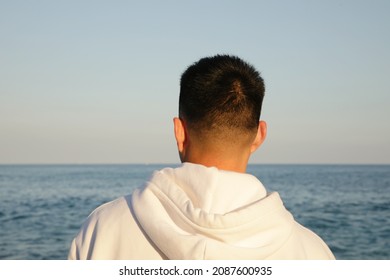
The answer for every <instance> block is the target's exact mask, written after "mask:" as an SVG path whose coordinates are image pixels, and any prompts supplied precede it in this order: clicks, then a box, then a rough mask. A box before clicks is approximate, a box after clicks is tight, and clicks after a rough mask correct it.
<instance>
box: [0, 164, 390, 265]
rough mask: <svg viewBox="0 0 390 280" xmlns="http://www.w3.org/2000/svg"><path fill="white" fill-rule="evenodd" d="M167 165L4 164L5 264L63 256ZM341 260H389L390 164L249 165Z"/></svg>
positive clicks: (1, 248)
mask: <svg viewBox="0 0 390 280" xmlns="http://www.w3.org/2000/svg"><path fill="white" fill-rule="evenodd" d="M163 167H165V165H164V166H163V165H0V259H66V257H67V254H68V250H69V246H70V243H71V241H72V239H73V238H74V236H75V235H76V234H77V232H78V230H79V228H80V226H81V224H82V222H83V221H84V220H85V218H86V217H87V216H88V215H89V213H90V212H91V211H93V210H94V209H95V208H96V207H97V206H99V205H101V204H102V203H105V202H108V201H110V200H112V199H115V198H117V197H119V196H122V195H126V194H129V193H131V192H132V191H133V190H134V189H135V188H138V187H142V186H143V185H144V182H145V180H147V179H148V178H149V177H150V176H151V174H152V172H153V171H154V170H158V169H161V168H163ZM247 171H248V173H251V174H253V175H254V176H256V177H258V178H259V179H260V180H261V181H262V182H263V184H264V185H265V186H266V188H267V190H268V191H269V192H272V191H277V192H279V193H280V195H281V197H282V199H283V201H284V203H285V206H286V207H287V208H288V209H289V210H290V211H291V212H292V214H293V215H294V217H295V219H296V220H297V221H298V222H300V223H301V224H303V225H304V226H306V227H308V228H310V229H311V230H313V231H314V232H316V233H317V234H318V235H320V236H321V237H322V238H323V239H324V241H325V242H326V243H327V244H328V245H329V247H330V248H331V250H332V251H333V253H334V254H335V256H336V258H337V259H390V165H249V166H248V169H247Z"/></svg>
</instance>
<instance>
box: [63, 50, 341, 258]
mask: <svg viewBox="0 0 390 280" xmlns="http://www.w3.org/2000/svg"><path fill="white" fill-rule="evenodd" d="M263 96H264V84H263V79H262V78H261V77H260V75H259V73H258V72H257V71H256V70H255V69H254V68H253V67H252V66H251V65H249V64H247V63H246V62H244V61H242V60H241V59H240V58H238V57H234V56H227V55H217V56H214V57H207V58H203V59H201V60H199V61H198V62H197V63H195V64H193V65H191V66H190V67H189V68H188V69H187V70H186V71H185V72H184V73H183V75H182V77H181V82H180V98H179V117H178V118H174V134H175V137H176V142H177V148H178V151H179V155H180V159H181V161H182V162H183V164H182V165H181V166H180V167H178V168H166V169H163V170H160V171H157V172H155V173H154V174H153V176H152V178H151V179H150V181H149V182H147V183H146V185H145V187H144V188H143V189H138V190H136V191H135V192H134V193H133V194H131V195H128V196H125V197H122V198H119V199H117V200H115V201H112V202H109V203H107V204H105V205H102V206H100V207H99V208H97V209H96V210H95V211H94V212H93V213H92V214H91V215H90V216H89V217H88V219H87V221H86V222H85V223H84V225H83V226H82V229H81V231H80V233H79V234H78V235H77V236H76V238H75V239H74V240H73V242H72V245H71V249H70V252H69V259H334V256H333V254H332V253H331V251H330V250H329V248H328V246H327V245H326V244H325V243H324V242H323V241H322V240H321V239H320V237H318V236H317V235H316V234H314V233H313V232H311V231H310V230H308V229H306V228H305V227H303V226H301V225H300V224H298V223H297V222H296V221H295V220H294V219H293V217H292V215H291V214H290V213H289V212H288V211H287V210H286V209H285V208H284V206H283V203H282V201H281V199H280V197H279V195H278V193H270V194H269V193H267V191H266V189H265V188H264V186H263V185H262V184H261V182H260V181H259V180H258V179H257V178H255V177H254V176H252V175H249V174H246V173H245V170H246V167H247V163H248V160H249V157H250V155H251V154H252V153H253V152H254V151H255V150H256V149H257V148H258V147H259V146H260V145H261V144H262V143H263V141H264V139H265V137H266V133H267V126H266V123H265V122H264V121H259V119H260V112H261V106H262V100H263Z"/></svg>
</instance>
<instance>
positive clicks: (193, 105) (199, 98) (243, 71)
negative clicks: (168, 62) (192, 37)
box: [179, 55, 265, 133]
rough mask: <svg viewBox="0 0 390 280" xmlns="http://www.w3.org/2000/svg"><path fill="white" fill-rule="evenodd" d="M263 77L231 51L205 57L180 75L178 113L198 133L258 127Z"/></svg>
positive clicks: (249, 129) (255, 129)
mask: <svg viewBox="0 0 390 280" xmlns="http://www.w3.org/2000/svg"><path fill="white" fill-rule="evenodd" d="M264 92H265V87H264V81H263V79H262V77H261V76H260V73H259V72H258V71H256V69H255V68H254V67H253V66H252V65H250V64H248V63H247V62H245V61H243V60H242V59H240V58H238V57H237V56H231V55H216V56H212V57H205V58H202V59H200V60H199V61H198V62H195V63H194V64H192V65H191V66H189V67H188V68H187V69H186V70H185V71H184V73H183V74H182V76H181V81H180V97H179V116H180V117H181V118H182V119H184V120H185V121H186V123H187V125H188V126H189V128H190V129H192V130H195V131H196V133H203V132H217V133H221V131H227V130H228V131H230V132H231V131H240V132H244V133H246V132H248V133H252V132H254V131H257V127H258V124H259V119H260V114H261V107H262V103H263V98H264Z"/></svg>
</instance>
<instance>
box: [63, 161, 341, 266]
mask: <svg viewBox="0 0 390 280" xmlns="http://www.w3.org/2000/svg"><path fill="white" fill-rule="evenodd" d="M68 258H69V259H155V260H158V259H334V256H333V254H332V252H331V251H330V250H329V248H328V246H327V245H326V244H325V243H324V242H323V241H322V239H321V238H320V237H318V236H317V235H316V234H315V233H313V232H312V231H310V230H308V229H307V228H305V227H303V226H301V225H300V224H298V223H297V222H296V221H295V220H294V218H293V217H292V215H291V214H290V212H288V211H287V210H286V209H285V207H284V206H283V202H282V201H281V199H280V196H279V194H278V193H276V192H274V193H271V194H267V192H266V190H265V188H264V186H263V185H262V184H261V182H260V181H259V180H258V179H257V178H256V177H254V176H252V175H249V174H242V173H236V172H230V171H222V170H218V169H217V168H214V167H211V168H208V167H204V166H202V165H196V164H191V163H184V164H183V165H182V166H181V167H179V168H175V169H172V168H166V169H163V170H161V171H157V172H155V173H154V174H153V176H152V178H151V180H150V181H149V182H148V183H147V184H146V186H145V188H143V189H138V190H136V191H135V192H134V193H133V194H132V195H129V196H125V197H121V198H119V199H117V200H114V201H112V202H109V203H106V204H104V205H102V206H100V207H99V208H97V209H96V210H95V211H94V212H92V214H91V215H90V216H89V217H88V219H87V221H86V222H85V223H84V225H83V226H82V228H81V231H80V232H79V234H78V235H77V236H76V238H75V239H74V240H73V242H72V245H71V249H70V252H69V256H68Z"/></svg>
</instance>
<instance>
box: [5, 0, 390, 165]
mask: <svg viewBox="0 0 390 280" xmlns="http://www.w3.org/2000/svg"><path fill="white" fill-rule="evenodd" d="M389 14H390V1H368V0H367V1H198V0H197V1H17V0H16V1H1V0H0V79H1V80H0V163H177V162H179V159H178V156H177V152H176V145H175V141H174V137H173V133H172V118H173V117H174V116H176V114H177V103H178V93H179V78H180V74H181V73H182V72H183V70H184V69H185V68H186V67H187V66H188V65H189V64H191V63H193V62H194V61H195V60H197V59H199V58H200V57H203V56H209V55H214V54H217V53H229V54H234V55H238V56H240V57H242V58H243V59H245V60H247V61H249V62H250V63H252V64H253V65H254V66H255V67H256V68H257V69H258V70H259V71H260V72H261V73H262V75H263V77H264V79H265V82H266V97H265V100H264V108H263V115H262V119H264V120H265V121H267V122H268V139H267V140H266V142H265V143H264V145H263V147H262V148H261V150H259V151H258V152H257V153H256V154H255V155H254V156H253V157H252V159H251V162H252V163H390V147H389V146H390V96H389V95H390V85H389V84H390V83H389V80H390V16H389Z"/></svg>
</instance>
